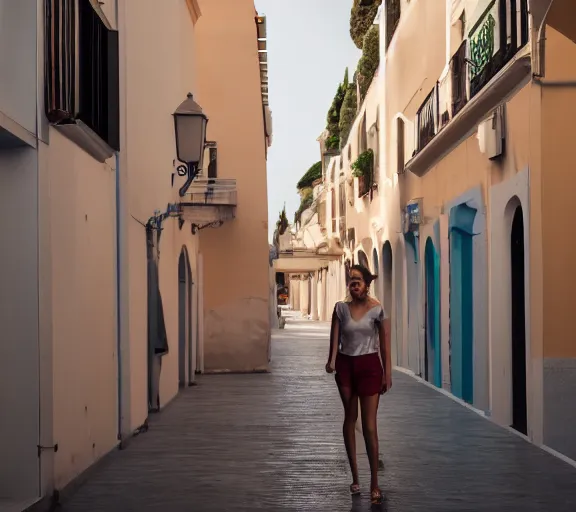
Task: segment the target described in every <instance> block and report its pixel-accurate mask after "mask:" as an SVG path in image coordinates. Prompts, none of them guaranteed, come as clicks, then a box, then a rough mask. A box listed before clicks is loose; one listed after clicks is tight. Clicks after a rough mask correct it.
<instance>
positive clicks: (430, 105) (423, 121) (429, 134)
mask: <svg viewBox="0 0 576 512" xmlns="http://www.w3.org/2000/svg"><path fill="white" fill-rule="evenodd" d="M437 127H438V90H437V87H436V86H435V87H434V89H432V92H430V94H429V95H428V97H427V98H426V100H425V101H424V103H423V104H422V106H421V107H420V110H418V115H417V151H421V150H422V149H423V148H424V147H426V145H427V144H428V143H429V142H430V141H431V140H432V139H433V138H434V136H435V135H436V133H437V131H438V128H437Z"/></svg>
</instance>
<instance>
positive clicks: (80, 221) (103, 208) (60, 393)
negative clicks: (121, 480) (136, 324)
mask: <svg viewBox="0 0 576 512" xmlns="http://www.w3.org/2000/svg"><path fill="white" fill-rule="evenodd" d="M40 154H41V155H42V154H43V156H44V158H46V159H47V162H48V164H47V169H46V170H47V174H48V175H49V177H50V182H49V183H46V184H45V185H46V186H48V187H49V189H50V196H51V202H50V211H49V212H47V213H48V215H49V216H50V228H51V229H50V241H49V244H50V251H51V269H50V270H49V272H50V273H51V280H52V293H51V296H50V297H49V298H48V297H47V298H46V299H48V300H50V301H51V302H52V340H53V386H54V387H53V390H54V391H53V392H54V398H53V417H54V427H53V429H54V430H53V436H54V440H55V442H57V443H58V452H57V453H55V454H54V471H55V485H56V487H57V488H61V487H62V486H63V485H65V484H66V483H68V482H69V481H70V480H71V479H72V478H74V477H75V476H77V475H78V474H79V473H80V472H82V471H83V470H84V469H86V468H87V467H88V466H90V465H91V464H93V463H94V462H95V461H96V460H97V459H99V458H100V457H101V456H102V455H104V454H106V453H107V452H108V451H110V450H111V449H112V448H113V447H114V446H115V445H116V443H117V442H118V441H117V434H118V431H117V422H116V418H117V413H118V409H117V407H118V404H117V398H118V397H117V380H118V374H117V346H116V312H115V302H116V301H115V253H114V245H115V244H114V233H115V223H116V220H115V192H114V182H115V177H114V169H113V167H111V164H110V163H105V164H102V163H99V162H96V161H95V160H94V159H93V158H92V157H91V156H90V155H88V154H87V153H85V152H84V151H83V150H81V149H79V148H78V147H77V146H76V145H75V144H74V143H73V142H71V141H70V140H68V139H67V138H65V137H64V136H63V135H61V134H60V133H59V132H58V131H57V130H56V129H53V128H51V130H50V145H49V146H48V147H47V148H46V149H45V151H42V152H41V153H40ZM112 164H113V163H112Z"/></svg>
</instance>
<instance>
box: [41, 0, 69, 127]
mask: <svg viewBox="0 0 576 512" xmlns="http://www.w3.org/2000/svg"><path fill="white" fill-rule="evenodd" d="M45 17H46V29H47V30H46V34H47V40H46V52H45V53H46V55H45V66H46V67H45V75H46V77H45V79H46V91H45V92H46V98H45V102H46V115H47V117H48V120H49V121H50V122H51V123H57V122H60V121H62V120H63V119H68V118H71V117H72V116H73V115H74V112H75V111H76V88H75V87H74V80H75V77H76V58H75V56H76V46H75V41H76V35H75V34H76V0H47V1H46V5H45Z"/></svg>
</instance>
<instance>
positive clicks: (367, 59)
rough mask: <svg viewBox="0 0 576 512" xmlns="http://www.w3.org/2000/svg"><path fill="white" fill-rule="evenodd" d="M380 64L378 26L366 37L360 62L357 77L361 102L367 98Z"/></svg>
mask: <svg viewBox="0 0 576 512" xmlns="http://www.w3.org/2000/svg"><path fill="white" fill-rule="evenodd" d="M379 64H380V34H379V30H378V26H377V25H374V26H372V27H371V28H370V29H369V30H368V32H366V35H365V36H364V46H363V47H362V57H360V60H359V61H358V67H357V69H356V76H357V80H358V85H359V89H360V98H361V100H362V99H364V98H365V97H366V93H367V92H368V88H369V87H370V84H371V83H372V80H373V79H374V75H375V74H376V70H377V69H378V66H379Z"/></svg>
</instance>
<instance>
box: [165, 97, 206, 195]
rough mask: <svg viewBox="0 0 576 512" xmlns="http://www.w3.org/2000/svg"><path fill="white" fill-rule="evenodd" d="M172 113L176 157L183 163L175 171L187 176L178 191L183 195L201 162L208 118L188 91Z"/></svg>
mask: <svg viewBox="0 0 576 512" xmlns="http://www.w3.org/2000/svg"><path fill="white" fill-rule="evenodd" d="M173 115H174V131H175V134H176V157H177V158H178V160H179V161H180V162H182V163H183V164H184V165H181V166H179V167H178V168H177V171H178V175H179V176H187V178H186V183H184V185H182V187H181V188H180V191H179V194H180V197H184V196H185V195H186V192H187V191H188V189H189V188H190V185H191V184H192V181H193V180H194V178H195V177H196V174H198V169H199V168H200V166H201V164H202V158H203V156H204V145H205V143H206V125H207V124H208V118H207V117H206V115H205V114H204V112H203V111H202V107H200V105H198V103H196V102H195V101H194V98H193V97H192V93H188V95H187V98H186V99H185V100H184V101H183V102H182V103H180V106H179V107H178V108H177V109H176V111H175V112H174V114H173Z"/></svg>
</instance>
